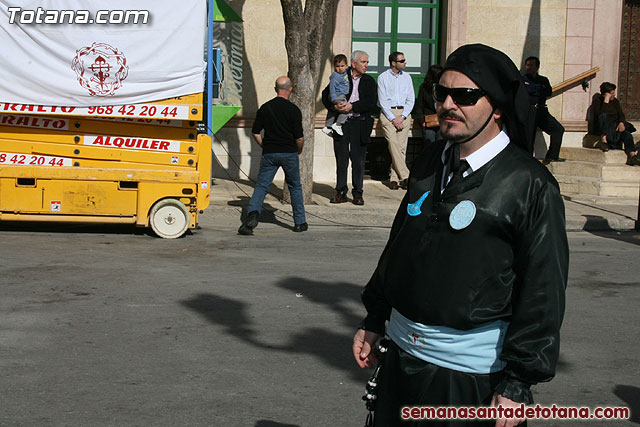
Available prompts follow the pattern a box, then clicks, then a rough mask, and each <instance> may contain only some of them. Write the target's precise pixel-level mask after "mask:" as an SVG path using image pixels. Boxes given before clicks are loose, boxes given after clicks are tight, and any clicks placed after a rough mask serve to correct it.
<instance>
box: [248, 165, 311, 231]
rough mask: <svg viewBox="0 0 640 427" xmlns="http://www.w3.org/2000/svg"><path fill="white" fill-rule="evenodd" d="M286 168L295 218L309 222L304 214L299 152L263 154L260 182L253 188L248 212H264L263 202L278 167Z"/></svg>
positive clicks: (259, 173) (286, 179)
mask: <svg viewBox="0 0 640 427" xmlns="http://www.w3.org/2000/svg"><path fill="white" fill-rule="evenodd" d="M279 167H282V169H283V170H284V180H285V182H286V183H287V186H288V187H289V192H290V193H291V206H293V220H294V222H295V223H296V224H303V223H305V222H307V220H306V218H305V215H304V200H303V199H302V184H301V183H300V164H299V163H298V153H268V154H263V155H262V158H261V159H260V171H259V172H258V182H257V183H256V188H255V190H253V195H252V196H251V201H250V202H249V207H248V208H247V212H253V211H256V212H258V214H259V213H261V212H262V203H264V198H265V197H266V196H267V193H269V189H270V188H271V183H273V177H274V176H276V172H278V168H279Z"/></svg>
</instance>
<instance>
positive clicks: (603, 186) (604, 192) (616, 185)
mask: <svg viewBox="0 0 640 427" xmlns="http://www.w3.org/2000/svg"><path fill="white" fill-rule="evenodd" d="M636 167H637V166H636ZM638 191H640V181H636V182H635V183H634V182H628V181H603V182H601V183H600V193H599V194H598V195H599V196H610V197H626V198H634V197H636V198H637V197H638Z"/></svg>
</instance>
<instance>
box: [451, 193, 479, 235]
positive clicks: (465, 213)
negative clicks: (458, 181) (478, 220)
mask: <svg viewBox="0 0 640 427" xmlns="http://www.w3.org/2000/svg"><path fill="white" fill-rule="evenodd" d="M475 217H476V205H475V204H474V203H473V202H472V201H471V200H463V201H461V202H460V203H458V204H457V205H456V207H455V208H453V210H452V211H451V215H449V224H450V225H451V228H453V229H454V230H462V229H463V228H466V227H468V226H469V224H471V221H473V219H474V218H475Z"/></svg>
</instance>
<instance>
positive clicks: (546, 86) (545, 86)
mask: <svg viewBox="0 0 640 427" xmlns="http://www.w3.org/2000/svg"><path fill="white" fill-rule="evenodd" d="M540 85H541V86H542V88H541V90H540V92H541V95H542V96H544V97H545V98H549V97H550V96H551V93H552V92H553V89H552V88H551V83H549V79H548V78H546V77H544V76H540Z"/></svg>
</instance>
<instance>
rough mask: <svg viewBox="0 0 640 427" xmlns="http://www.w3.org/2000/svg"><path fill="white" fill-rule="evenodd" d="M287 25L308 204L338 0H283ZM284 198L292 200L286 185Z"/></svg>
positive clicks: (285, 25)
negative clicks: (320, 94)
mask: <svg viewBox="0 0 640 427" xmlns="http://www.w3.org/2000/svg"><path fill="white" fill-rule="evenodd" d="M280 3H281V5H282V15H283V18H284V28H285V39H284V42H285V47H286V48H287V59H288V61H289V71H288V76H289V78H290V79H291V82H292V83H293V94H292V95H291V102H293V103H294V104H296V105H297V106H298V108H300V111H301V112H302V130H303V132H304V149H303V150H302V155H301V156H300V179H301V181H302V194H303V196H304V201H305V204H306V203H311V196H312V194H313V152H314V150H313V145H314V131H315V115H316V111H315V107H316V93H317V90H318V88H317V82H319V81H320V68H321V65H322V60H323V59H325V55H324V52H325V51H326V50H327V49H328V47H329V41H330V39H329V35H330V34H331V32H332V31H331V30H332V29H331V28H330V27H328V26H327V24H328V23H330V22H329V18H330V17H331V14H332V13H333V12H334V11H335V6H336V4H337V2H336V0H307V1H306V2H305V5H304V8H303V6H302V2H301V0H280ZM284 200H285V201H287V202H290V201H291V197H290V195H289V190H288V188H287V186H286V185H285V188H284Z"/></svg>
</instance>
